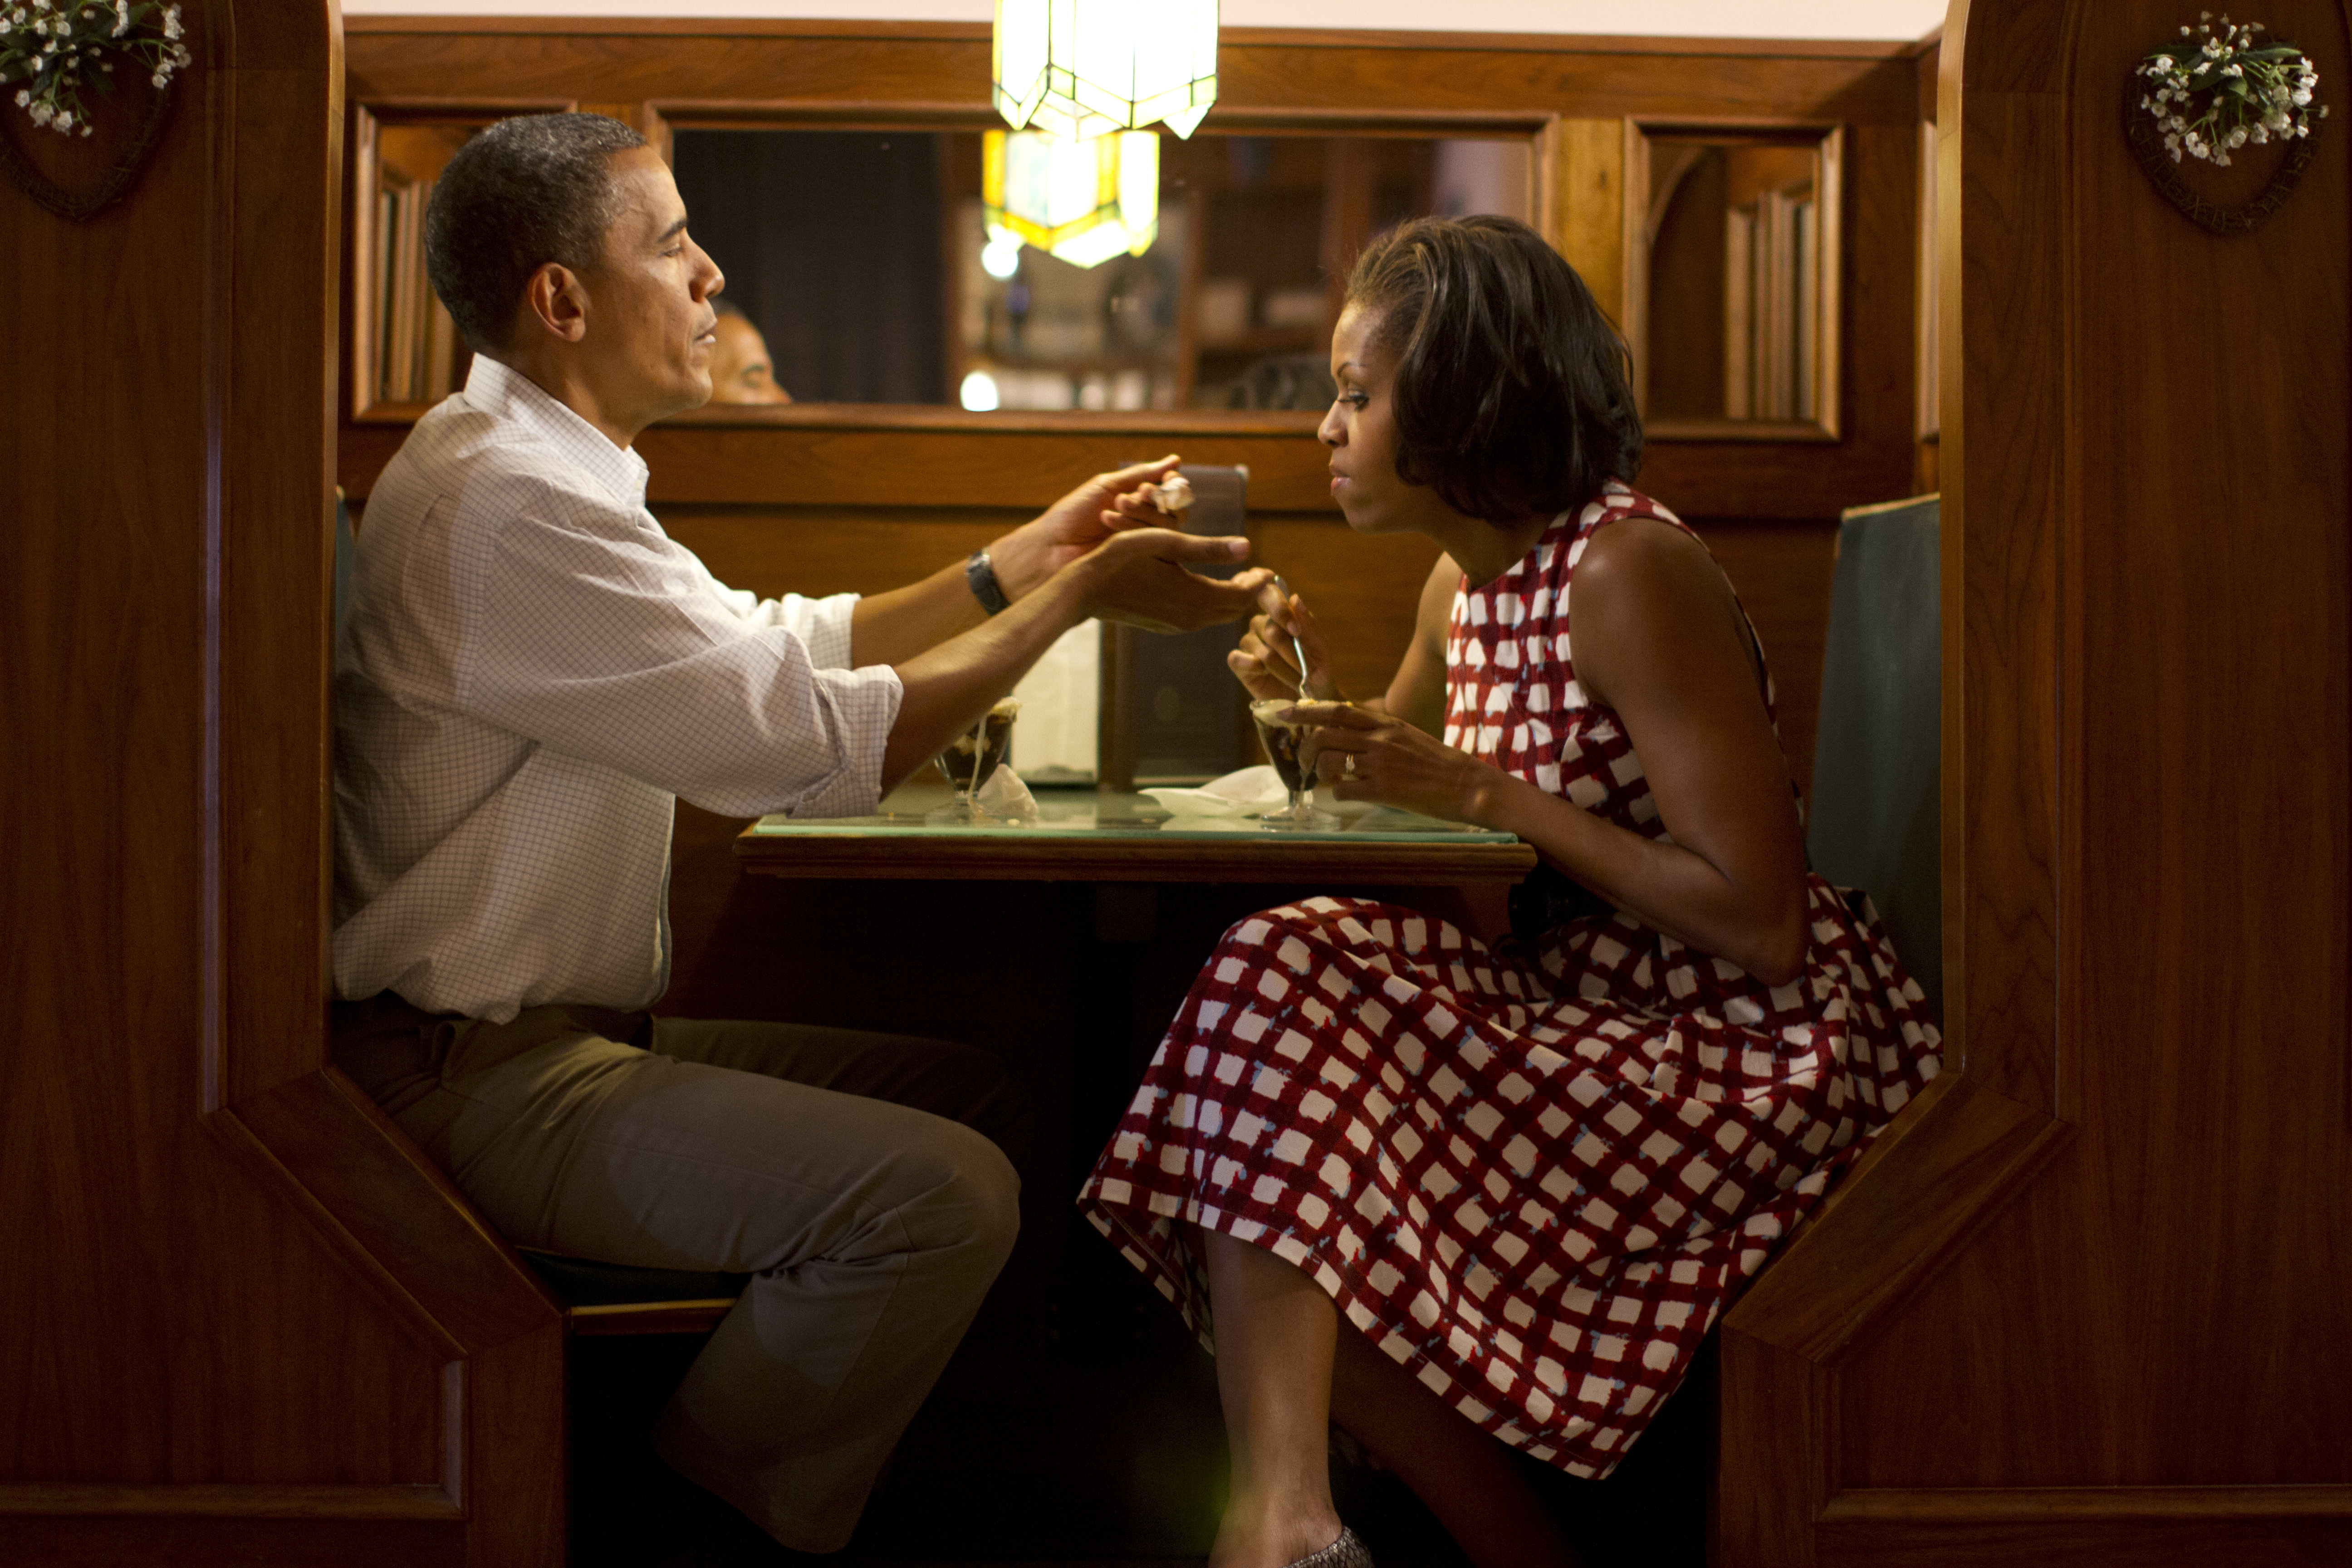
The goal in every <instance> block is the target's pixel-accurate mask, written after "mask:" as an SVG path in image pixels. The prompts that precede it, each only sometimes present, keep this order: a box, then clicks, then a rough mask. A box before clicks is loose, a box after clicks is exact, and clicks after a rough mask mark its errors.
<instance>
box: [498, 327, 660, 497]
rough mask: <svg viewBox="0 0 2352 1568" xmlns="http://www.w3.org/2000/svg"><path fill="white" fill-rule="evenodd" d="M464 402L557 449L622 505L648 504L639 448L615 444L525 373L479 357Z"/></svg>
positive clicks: (643, 467) (644, 466) (645, 473)
mask: <svg viewBox="0 0 2352 1568" xmlns="http://www.w3.org/2000/svg"><path fill="white" fill-rule="evenodd" d="M466 401H467V403H469V404H471V405H473V406H475V407H476V408H478V409H480V410H481V411H482V412H483V413H485V414H488V415H489V416H491V417H492V418H494V419H511V420H513V421H514V422H515V423H517V424H519V425H520V426H523V427H524V428H525V429H527V430H529V431H530V432H531V433H532V434H534V435H536V436H538V437H541V438H542V439H543V440H546V441H547V442H549V443H550V444H551V445H552V446H554V447H557V448H558V449H559V450H561V451H562V454H563V455H564V457H566V458H569V459H571V460H572V461H573V462H575V463H577V464H579V465H580V467H581V468H584V469H586V470H587V472H588V473H589V475H590V476H591V477H593V479H596V481H597V482H598V483H600V484H602V485H603V486H604V488H605V489H608V490H610V491H612V492H613V497H614V500H618V501H620V502H621V503H622V504H623V505H625V506H629V507H636V508H642V507H643V506H644V505H645V504H646V478H647V476H648V474H649V473H650V472H651V470H649V469H648V468H646V460H645V459H644V458H640V457H638V456H637V449H636V448H635V447H615V446H614V445H613V442H612V439H611V437H607V436H606V435H605V434H604V432H603V431H602V430H599V429H597V428H596V426H593V425H591V424H589V423H588V421H586V420H585V419H583V418H582V417H580V416H579V415H577V414H575V413H573V412H572V410H571V409H570V408H568V407H566V406H565V405H563V404H562V402H561V401H560V400H558V399H557V398H556V397H555V396H553V395H551V394H550V393H549V392H548V390H547V389H546V388H545V387H543V386H541V385H540V384H539V383H537V382H535V381H533V380H531V379H530V377H529V376H527V375H525V374H522V372H520V371H519V370H516V369H514V368H513V367H512V366H510V365H505V364H501V363H499V362H498V361H497V360H494V359H492V358H491V357H490V356H489V355H488V354H476V355H475V356H474V366H473V369H472V370H470V371H468V372H467V375H466Z"/></svg>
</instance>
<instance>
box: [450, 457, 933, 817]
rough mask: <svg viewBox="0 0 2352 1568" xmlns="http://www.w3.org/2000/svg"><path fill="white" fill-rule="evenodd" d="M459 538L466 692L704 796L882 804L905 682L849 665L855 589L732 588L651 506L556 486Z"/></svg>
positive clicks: (702, 800) (782, 803)
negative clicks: (466, 552) (470, 595)
mask: <svg viewBox="0 0 2352 1568" xmlns="http://www.w3.org/2000/svg"><path fill="white" fill-rule="evenodd" d="M461 548H468V549H472V550H475V551H478V552H480V559H479V560H478V561H477V562H475V563H473V564H474V565H475V566H476V568H477V570H474V571H472V572H469V573H467V574H463V576H462V578H461V580H463V581H467V582H469V583H471V584H474V586H475V592H476V593H477V595H478V601H479V602H478V603H477V604H473V605H464V606H461V609H460V614H461V616H462V619H463V621H464V622H465V624H466V628H467V635H466V637H464V639H463V645H462V647H461V648H460V650H459V655H458V662H457V670H456V672H455V673H456V675H457V682H456V688H457V699H458V702H459V704H460V706H461V707H462V708H463V709H464V710H466V711H467V712H468V713H471V714H473V715H475V716H477V717H478V718H480V719H482V720H484V721H487V722H489V723H492V724H495V725H498V726H499V727H501V728H503V729H507V730H510V731H514V732H515V733H517V734H520V735H522V736H525V737H528V738H529V739H530V740H531V741H533V742H537V743H538V744H540V745H542V746H547V747H550V748H552V749H554V750H556V751H559V752H564V753H566V754H569V755H572V756H576V757H579V758H582V759H584V760H586V761H589V762H593V763H600V764H603V765H604V766H607V767H611V768H613V769H614V770H616V771H618V772H620V773H625V774H628V775H629V776H631V777H633V778H636V779H638V780H641V781H642V782H644V783H646V784H652V785H654V786H656V788H659V789H664V790H667V791H669V792H670V793H671V794H673V795H677V796H679V797H680V798H681V799H684V800H686V801H688V802H690V803H692V804H693V805H698V806H701V807H703V808H704V809H705V810H709V811H713V812H719V813H721V814H723V815H727V816H758V815H761V814H764V813H767V812H789V813H792V814H793V815H795V816H858V815H862V814H864V813H866V812H870V811H871V810H873V809H874V806H875V804H876V802H877V800H878V799H879V797H880V794H881V773H882V755H883V750H884V747H885V745H886V744H887V741H888V738H889V733H890V727H891V725H892V724H894V723H895V722H896V721H897V720H898V704H899V700H900V695H901V689H900V686H899V683H898V674H897V672H896V671H894V670H892V669H890V668H888V667H887V666H878V665H877V666H874V667H871V668H866V669H852V668H848V665H849V662H850V629H849V628H850V616H851V613H852V608H853V606H854V605H855V603H856V597H855V595H836V596H835V597H832V598H827V599H817V600H812V599H804V598H801V597H799V596H798V595H789V596H787V597H785V598H782V599H769V600H761V599H758V598H756V597H755V596H754V595H749V594H739V593H737V592H735V591H733V590H730V589H728V588H726V587H724V586H723V585H722V584H719V582H718V581H717V580H716V579H715V578H713V577H712V576H711V575H710V574H709V571H708V570H707V569H705V568H704V567H703V565H702V563H701V562H700V561H698V560H697V559H696V558H695V556H694V555H693V554H692V553H691V552H688V551H687V550H685V549H684V548H683V547H681V546H679V545H678V544H677V543H676V542H674V541H672V540H670V539H669V538H668V537H667V535H666V534H664V533H663V532H662V531H661V530H660V528H659V527H658V525H656V524H655V523H654V521H653V520H652V519H651V518H650V517H649V516H647V515H646V514H644V513H642V512H639V513H637V514H636V515H635V516H634V517H632V516H629V515H627V514H625V513H621V512H619V511H617V510H607V509H604V508H598V507H587V506H583V505H581V504H579V502H578V500H577V498H576V497H574V496H572V495H570V494H567V493H565V492H564V491H562V490H561V489H553V488H548V489H540V490H539V492H538V493H537V494H535V495H533V496H531V497H530V498H529V499H528V500H527V501H526V502H525V504H522V505H520V506H517V507H514V508H512V509H511V510H505V511H504V513H503V515H502V517H501V518H500V520H499V524H498V526H496V527H495V528H492V529H486V530H484V531H482V533H481V534H480V536H479V537H478V538H477V539H475V540H472V541H468V542H467V543H466V544H465V545H463V546H461Z"/></svg>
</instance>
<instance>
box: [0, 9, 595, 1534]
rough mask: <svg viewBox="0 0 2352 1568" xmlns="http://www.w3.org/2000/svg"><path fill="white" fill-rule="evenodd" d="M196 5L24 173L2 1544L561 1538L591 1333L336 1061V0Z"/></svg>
mask: <svg viewBox="0 0 2352 1568" xmlns="http://www.w3.org/2000/svg"><path fill="white" fill-rule="evenodd" d="M185 18H186V26H187V28H188V41H189V44H190V47H192V49H193V50H194V54H195V63H194V65H193V66H192V67H191V68H189V69H188V70H187V71H186V72H185V73H184V75H183V76H182V77H181V78H180V79H179V80H178V81H177V82H175V83H174V85H173V89H172V94H173V103H172V104H171V107H170V109H169V111H168V118H167V119H166V121H164V125H163V133H162V141H161V143H160V145H159V147H158V150H157V152H156V153H155V157H154V160H153V163H152V165H151V166H149V167H148V168H147V169H146V170H145V172H144V173H143V174H142V175H141V176H140V177H139V179H138V181H137V183H136V184H134V185H133V186H132V187H131V190H130V192H129V194H128V195H126V196H125V197H124V198H123V199H122V200H121V202H120V203H119V204H118V205H114V206H112V207H110V208H109V209H108V210H106V211H105V212H103V213H101V214H100V215H99V216H97V217H95V218H94V219H92V220H91V221H89V222H87V223H68V222H66V221H64V220H61V219H59V218H57V217H54V216H50V215H49V214H48V213H47V212H46V211H44V210H41V209H40V208H38V207H37V206H36V205H34V204H33V203H32V202H31V201H30V200H29V199H27V198H26V197H25V196H23V195H20V194H19V193H18V192H17V191H16V189H15V188H13V186H7V185H0V279H5V287H6V293H7V298H8V300H9V301H10V308H9V309H8V310H6V311H5V312H0V362H5V363H6V364H7V365H8V366H9V367H10V373H11V374H10V375H9V378H8V387H7V391H6V392H5V416H0V485H5V487H6V489H5V493H6V495H7V498H8V499H7V504H6V507H5V510H6V513H7V517H8V524H7V526H6V528H5V529H0V552H5V567H0V732H5V734H6V735H7V736H8V737H9V740H10V742H11V751H12V755H11V759H10V761H11V765H10V766H8V767H7V768H5V770H0V838H5V852H0V908H5V910H7V917H6V939H5V942H0V995H5V996H6V997H7V998H8V1002H9V1014H8V1026H9V1041H8V1047H7V1052H6V1069H7V1077H6V1083H5V1089H0V1259H5V1262H0V1313H5V1320H6V1321H7V1323H8V1325H9V1330H8V1332H7V1334H6V1336H5V1342H0V1561H5V1562H8V1563H167V1562H168V1563H193V1564H204V1563H232V1562H234V1563H256V1562H312V1563H328V1562H335V1563H362V1562H364V1563H419V1564H422V1563H447V1564H453V1565H454V1564H458V1563H481V1564H490V1563H499V1564H504V1563H518V1564H551V1563H558V1562H560V1561H561V1558H562V1534H561V1532H562V1341H561V1324H560V1320H559V1319H558V1317H557V1315H556V1312H555V1310H554V1308H553V1306H552V1305H551V1303H550V1302H549V1301H548V1300H547V1299H546V1298H545V1296H544V1295H543V1294H542V1293H541V1291H540V1290H539V1289H538V1288H537V1287H536V1286H535V1285H534V1284H533V1283H532V1282H531V1281H530V1278H529V1276H528V1274H527V1272H526V1271H525V1270H524V1269H523V1268H521V1266H520V1263H519V1262H518V1261H517V1260H516V1259H515V1258H514V1257H513V1255H512V1253H511V1252H509V1250H508V1249H507V1248H506V1247H504V1245H503V1244H502V1243H500V1242H499V1241H498V1240H497V1239H496V1238H495V1237H491V1236H490V1235H488V1233H487V1232H486V1231H484V1230H483V1229H482V1228H481V1227H480V1226H479V1225H478V1222H477V1221H475V1220H474V1219H473V1218H472V1216H471V1215H470V1213H469V1211H468V1210H467V1208H466V1207H465V1205H463V1204H462V1203H461V1202H460V1201H458V1200H457V1198H456V1195H455V1194H454V1193H453V1192H452V1191H451V1190H450V1189H449V1188H448V1187H447V1184H446V1182H444V1181H443V1180H442V1178H441V1177H440V1176H439V1175H438V1173H436V1172H434V1171H433V1170H432V1169H431V1168H430V1167H429V1166H428V1165H426V1164H425V1163H424V1162H423V1161H422V1159H421V1158H419V1157H418V1156H416V1155H415V1151H414V1150H413V1149H412V1148H410V1147H409V1145H408V1144H407V1143H406V1141H405V1140H404V1139H403V1138H401V1137H400V1136H399V1134H398V1133H397V1132H396V1131H394V1130H393V1129H392V1127H391V1125H390V1123H389V1122H387V1121H384V1119H383V1117H382V1116H381V1114H380V1113H378V1112H377V1111H376V1110H375V1108H374V1107H373V1105H372V1104H370V1103H368V1102H367V1101H366V1100H365V1099H364V1098H363V1097H362V1096H360V1095H358V1094H357V1093H355V1092H354V1091H353V1090H352V1086H351V1085H350V1084H349V1082H348V1081H347V1080H345V1079H342V1078H341V1076H340V1075H338V1074H336V1073H334V1072H333V1071H332V1070H331V1069H330V1068H327V1066H326V1039H325V1011H326V1004H325V974H324V969H325V965H324V942H325V931H326V910H327V884H328V859H327V838H326V821H327V819H326V756H327V750H326V748H327V731H326V724H325V717H326V668H327V632H328V618H329V615H328V603H329V600H328V593H329V572H330V566H331V533H330V528H329V522H328V515H329V514H328V507H329V504H330V500H331V480H332V462H331V455H332V452H333V445H334V441H333V416H332V412H331V400H332V398H333V396H334V390H335V364H334V358H335V355H334V335H335V316H336V309H337V307H336V293H337V284H336V271H337V205H338V191H339V182H340V179H341V164H340V160H341V127H342V124H343V116H342V103H341V88H342V60H341V37H340V34H339V31H338V29H337V26H336V20H335V12H334V7H333V6H332V5H331V4H326V3H324V0H277V3H273V4H259V3H257V0H185ZM138 90H139V89H133V90H132V92H131V99H132V108H133V110H135V109H136V107H137V104H136V98H137V92H138ZM12 112H13V111H12ZM97 123H98V124H99V125H100V135H98V136H97V137H94V138H92V139H91V140H90V141H89V142H86V143H85V142H81V141H79V140H76V141H74V142H63V139H60V138H55V137H44V136H42V135H41V133H39V132H27V131H26V130H24V129H23V124H22V121H17V122H16V125H14V126H12V127H10V128H9V129H7V130H6V131H5V132H0V133H5V134H6V135H8V136H10V137H11V138H12V139H13V140H16V142H17V143H18V145H19V146H20V147H23V148H25V149H26V152H27V153H28V154H29V155H31V156H33V157H35V158H37V159H38V160H40V161H42V162H43V163H44V164H45V166H47V167H48V168H49V170H50V172H51V173H52V174H53V175H54V176H55V177H56V178H58V179H59V180H60V181H61V182H64V183H66V184H69V185H85V186H86V185H88V184H91V183H93V182H94V180H95V179H96V178H97V177H98V176H99V175H100V174H103V172H104V170H105V168H106V166H107V164H108V163H110V161H111V160H112V159H113V158H114V157H115V156H117V155H118V154H119V153H121V147H122V143H123V142H124V141H126V140H127V139H128V138H127V135H125V134H124V132H125V130H126V127H125V126H124V125H123V124H122V123H121V121H120V120H119V119H118V118H117V111H116V110H110V108H107V107H101V109H100V115H99V119H98V121H97ZM28 143H30V144H29V145H28Z"/></svg>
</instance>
